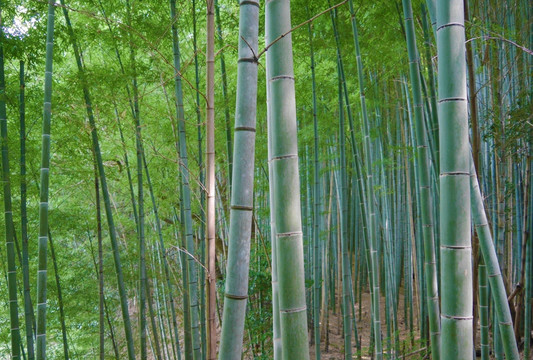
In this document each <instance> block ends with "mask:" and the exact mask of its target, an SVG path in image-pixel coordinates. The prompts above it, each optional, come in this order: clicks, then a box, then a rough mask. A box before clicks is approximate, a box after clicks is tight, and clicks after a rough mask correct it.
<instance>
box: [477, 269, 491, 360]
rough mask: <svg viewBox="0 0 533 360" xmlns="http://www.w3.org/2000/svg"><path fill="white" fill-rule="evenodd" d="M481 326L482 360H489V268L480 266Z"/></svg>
mask: <svg viewBox="0 0 533 360" xmlns="http://www.w3.org/2000/svg"><path fill="white" fill-rule="evenodd" d="M478 271H479V325H480V329H481V330H480V335H481V339H480V346H481V360H489V351H490V348H489V283H488V280H487V266H485V265H479V267H478Z"/></svg>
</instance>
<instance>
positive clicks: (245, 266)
mask: <svg viewBox="0 0 533 360" xmlns="http://www.w3.org/2000/svg"><path fill="white" fill-rule="evenodd" d="M258 31H259V1H249V0H241V3H240V15H239V59H238V70H237V71H238V72H237V104H236V109H235V136H234V137H235V141H234V152H233V153H234V154H235V158H234V163H233V172H234V174H233V176H232V179H233V183H232V187H231V210H230V233H229V247H228V262H227V269H226V289H225V295H224V296H225V299H224V313H223V319H222V335H221V339H220V353H219V359H220V360H225V359H228V360H230V359H235V360H239V359H240V358H241V356H242V341H243V336H244V319H245V314H246V303H247V299H248V272H249V263H250V238H251V230H252V212H253V201H254V196H253V195H254V191H253V185H254V155H255V123H256V106H257V64H258V62H257V58H256V54H257V48H258Z"/></svg>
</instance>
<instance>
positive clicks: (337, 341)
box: [309, 293, 425, 360]
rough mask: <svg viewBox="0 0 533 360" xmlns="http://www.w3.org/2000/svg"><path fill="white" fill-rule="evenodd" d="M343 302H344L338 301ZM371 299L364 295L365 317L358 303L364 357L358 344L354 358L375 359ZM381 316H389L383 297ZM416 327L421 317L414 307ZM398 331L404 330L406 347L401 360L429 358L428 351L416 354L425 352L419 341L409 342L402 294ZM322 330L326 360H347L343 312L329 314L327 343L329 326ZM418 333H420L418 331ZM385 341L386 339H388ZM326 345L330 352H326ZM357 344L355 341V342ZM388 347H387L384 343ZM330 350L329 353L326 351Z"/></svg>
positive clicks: (399, 305)
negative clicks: (371, 338)
mask: <svg viewBox="0 0 533 360" xmlns="http://www.w3.org/2000/svg"><path fill="white" fill-rule="evenodd" d="M338 303H340V302H338ZM370 307H371V298H370V294H369V293H363V294H362V296H361V316H360V317H359V303H356V304H355V311H356V312H355V315H356V321H357V331H358V335H359V338H360V340H361V349H362V351H361V352H362V354H361V356H360V357H358V356H357V354H358V352H357V351H358V350H357V348H356V347H355V344H354V346H353V348H352V354H353V357H354V359H356V358H360V359H371V355H370V349H369V346H370V331H371V325H370V324H371V309H370ZM380 310H381V316H382V317H383V318H384V316H385V299H383V298H381V303H380ZM414 311H415V314H414V319H413V322H414V326H415V329H416V328H417V321H418V320H417V317H416V305H415V306H414ZM397 312H398V314H397V315H398V318H397V319H398V329H399V331H400V342H401V343H402V346H401V347H400V349H401V350H400V351H401V354H399V356H398V358H404V357H403V356H404V355H406V357H405V358H406V359H407V358H408V359H422V358H424V355H425V351H424V350H425V349H424V350H422V351H421V352H415V351H417V350H419V349H421V348H422V349H423V348H424V347H423V346H421V345H420V344H419V343H418V342H417V341H416V339H413V342H411V341H410V339H409V330H408V329H407V328H406V326H405V318H404V299H403V293H401V294H400V298H399V302H398V311H397ZM320 329H321V339H322V340H321V344H320V355H321V359H323V360H333V359H344V339H343V330H342V315H341V309H340V308H338V309H337V311H336V314H333V313H332V311H331V310H330V311H329V327H328V332H327V341H326V324H321V325H320ZM381 331H382V334H383V337H385V336H386V334H387V328H386V325H385V321H383V322H382V329H381ZM415 331H416V330H415ZM312 336H313V335H312V333H310V334H309V338H310V339H312ZM384 342H386V340H385V339H384ZM326 343H328V344H327V349H326ZM352 343H353V341H352ZM383 345H384V346H385V345H386V344H383ZM309 349H310V356H311V359H312V360H314V359H315V346H314V344H313V345H311V346H309ZM326 350H327V351H326Z"/></svg>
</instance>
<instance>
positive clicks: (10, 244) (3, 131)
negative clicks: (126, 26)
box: [0, 4, 53, 360]
mask: <svg viewBox="0 0 533 360" xmlns="http://www.w3.org/2000/svg"><path fill="white" fill-rule="evenodd" d="M1 5H2V4H0V6H1ZM1 11H2V8H1V7H0V25H1V26H0V137H1V139H0V140H1V141H0V142H1V148H2V149H1V151H2V183H3V198H4V199H3V200H4V219H5V236H6V256H7V281H6V282H7V286H8V296H9V324H10V334H11V356H12V358H13V359H14V360H18V359H20V355H21V354H20V349H21V347H20V346H21V344H20V330H19V319H18V303H17V272H16V265H15V235H14V225H13V212H12V204H11V182H10V172H9V150H8V138H7V136H8V133H7V114H6V82H5V74H4V39H5V34H4V30H3V23H2V21H1ZM52 28H53V23H52ZM45 245H46V243H45ZM3 267H4V268H5V266H3Z"/></svg>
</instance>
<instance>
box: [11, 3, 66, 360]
mask: <svg viewBox="0 0 533 360" xmlns="http://www.w3.org/2000/svg"><path fill="white" fill-rule="evenodd" d="M54 19H55V4H54V3H53V2H52V1H49V2H48V22H47V27H46V64H45V77H44V109H43V131H42V156H41V178H40V184H41V185H40V196H39V197H40V203H39V253H38V257H39V268H38V272H37V325H36V329H37V330H36V350H37V351H36V352H37V353H36V358H37V360H41V359H42V360H44V359H46V301H47V297H46V288H47V286H46V285H47V284H46V279H47V243H48V184H49V176H50V123H51V119H52V63H53V50H54ZM6 227H7V226H6ZM65 355H68V353H66V354H65ZM13 358H15V356H13Z"/></svg>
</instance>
